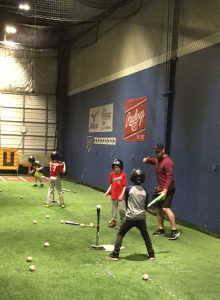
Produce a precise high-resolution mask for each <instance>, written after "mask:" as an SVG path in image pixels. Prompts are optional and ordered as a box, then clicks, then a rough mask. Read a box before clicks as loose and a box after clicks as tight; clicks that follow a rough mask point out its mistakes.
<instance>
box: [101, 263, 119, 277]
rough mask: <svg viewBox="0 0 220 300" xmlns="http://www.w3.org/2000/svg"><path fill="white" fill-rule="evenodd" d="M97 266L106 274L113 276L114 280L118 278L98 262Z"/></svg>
mask: <svg viewBox="0 0 220 300" xmlns="http://www.w3.org/2000/svg"><path fill="white" fill-rule="evenodd" d="M96 265H97V266H99V267H100V268H101V269H102V271H103V272H104V273H105V274H107V275H109V276H112V277H113V278H116V276H115V275H114V274H113V273H112V272H111V271H109V270H107V269H105V268H104V267H103V265H102V264H101V263H100V262H99V261H97V262H96Z"/></svg>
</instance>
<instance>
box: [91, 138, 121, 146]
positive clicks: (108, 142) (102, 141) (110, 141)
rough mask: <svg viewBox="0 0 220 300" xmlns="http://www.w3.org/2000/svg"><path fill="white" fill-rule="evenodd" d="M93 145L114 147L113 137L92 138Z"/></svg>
mask: <svg viewBox="0 0 220 300" xmlns="http://www.w3.org/2000/svg"><path fill="white" fill-rule="evenodd" d="M94 144H96V145H116V138H115V137H107V138H106V137H94Z"/></svg>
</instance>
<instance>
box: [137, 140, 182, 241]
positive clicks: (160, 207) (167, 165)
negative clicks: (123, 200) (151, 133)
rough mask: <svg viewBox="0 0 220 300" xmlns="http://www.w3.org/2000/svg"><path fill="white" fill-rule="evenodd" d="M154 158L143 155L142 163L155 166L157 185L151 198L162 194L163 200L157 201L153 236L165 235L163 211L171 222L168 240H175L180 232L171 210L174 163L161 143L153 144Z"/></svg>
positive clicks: (173, 191)
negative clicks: (155, 229)
mask: <svg viewBox="0 0 220 300" xmlns="http://www.w3.org/2000/svg"><path fill="white" fill-rule="evenodd" d="M154 153H155V158H150V157H145V158H144V159H143V162H144V163H148V164H151V165H154V166H155V168H156V177H157V186H156V187H155V191H154V193H153V199H154V198H156V197H158V195H160V194H163V195H164V200H163V201H160V202H157V203H156V207H157V220H158V224H159V228H158V230H157V231H155V232H154V233H153V235H155V236H162V235H165V230H164V213H165V214H166V215H167V217H168V219H169V221H170V224H171V229H172V230H171V234H170V236H169V237H168V239H169V240H175V239H176V238H177V237H178V236H179V235H180V233H179V232H178V231H177V229H176V221H175V215H174V213H173V212H172V210H171V203H172V199H173V196H174V194H175V182H174V179H173V173H174V164H173V161H172V159H171V158H170V157H169V156H168V155H167V154H165V148H164V145H163V144H156V145H155V146H154Z"/></svg>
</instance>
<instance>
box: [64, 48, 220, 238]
mask: <svg viewBox="0 0 220 300" xmlns="http://www.w3.org/2000/svg"><path fill="white" fill-rule="evenodd" d="M219 53H220V45H215V46H212V47H209V48H206V49H203V50H200V51H197V52H194V53H191V54H189V55H186V56H184V57H181V58H179V60H178V63H177V74H176V91H175V101H174V111H173V129H172V141H171V157H172V158H173V160H174V163H175V181H176V187H177V189H176V194H175V198H174V202H173V210H174V212H175V214H176V216H177V217H178V218H179V219H182V220H185V221H188V222H190V223H192V224H195V225H197V226H201V227H202V228H203V229H204V228H205V229H207V230H208V231H212V232H215V233H218V234H220V222H219V219H220V217H219V215H220V213H219V212H220V201H219V196H220V169H219V168H220V159H219V151H220V150H219V149H220V118H219V115H220V101H219V95H220V85H219V78H220V68H219V65H220V56H219ZM164 85H165V64H160V65H158V66H155V67H152V68H149V69H147V70H144V71H141V72H138V73H135V74H133V75H130V76H127V77H124V78H121V79H118V80H115V81H112V82H110V83H107V84H103V85H102V86H98V87H96V88H93V89H90V90H88V91H85V92H82V93H79V94H77V95H74V96H71V97H69V98H68V101H67V102H68V103H67V111H66V123H65V128H66V131H65V136H64V148H65V153H64V156H65V159H66V162H67V167H68V175H69V176H71V177H72V178H73V179H75V180H79V181H82V182H85V183H87V184H90V185H93V186H96V187H100V188H104V189H106V188H107V186H108V173H109V172H110V171H111V162H112V160H113V159H114V158H120V159H122V160H123V161H124V165H125V168H124V169H125V172H126V173H127V174H129V173H130V171H131V170H132V169H133V168H137V167H141V168H143V169H144V170H145V171H146V175H147V180H146V185H145V186H146V187H147V188H148V190H149V191H150V192H152V191H153V188H154V185H155V172H154V168H153V167H152V166H149V165H144V164H143V163H142V158H143V157H144V156H146V155H147V154H149V155H152V154H153V153H152V146H153V144H154V143H155V142H157V141H162V142H164V137H165V128H164V125H165V99H164V98H163V96H162V95H161V94H163V93H164V92H165V86H164ZM142 96H148V105H147V107H148V111H147V137H146V141H145V142H124V141H123V130H124V129H123V128H124V127H123V125H124V124H123V123H124V104H125V100H127V99H134V98H138V97H142ZM108 103H114V121H113V122H114V125H113V128H114V130H113V132H112V133H105V134H103V133H100V134H98V133H96V134H91V133H89V132H88V122H89V109H90V108H91V107H94V106H99V105H103V104H108ZM88 135H93V136H96V137H98V136H102V137H103V136H104V137H110V136H111V137H116V138H117V145H116V146H107V145H93V147H92V150H91V151H90V152H88V151H87V136H88Z"/></svg>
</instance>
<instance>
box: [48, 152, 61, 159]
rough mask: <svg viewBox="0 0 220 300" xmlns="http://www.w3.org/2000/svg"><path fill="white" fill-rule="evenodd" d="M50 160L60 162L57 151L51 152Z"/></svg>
mask: <svg viewBox="0 0 220 300" xmlns="http://www.w3.org/2000/svg"><path fill="white" fill-rule="evenodd" d="M50 158H51V159H52V160H60V154H59V153H58V152H57V151H53V152H52V153H51V155H50Z"/></svg>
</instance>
